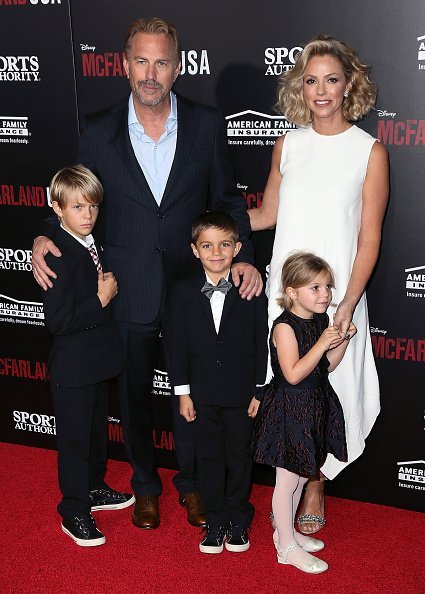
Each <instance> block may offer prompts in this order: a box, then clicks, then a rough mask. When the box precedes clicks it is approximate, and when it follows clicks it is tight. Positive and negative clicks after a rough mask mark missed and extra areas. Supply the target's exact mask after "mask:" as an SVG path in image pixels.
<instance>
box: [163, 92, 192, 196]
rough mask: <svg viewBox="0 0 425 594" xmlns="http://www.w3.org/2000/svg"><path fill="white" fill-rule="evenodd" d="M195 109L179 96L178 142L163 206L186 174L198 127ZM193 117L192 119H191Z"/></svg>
mask: <svg viewBox="0 0 425 594" xmlns="http://www.w3.org/2000/svg"><path fill="white" fill-rule="evenodd" d="M193 115H194V114H193V110H191V109H190V106H188V105H187V104H186V103H185V102H184V101H182V100H181V99H180V97H177V143H176V152H175V154H174V160H173V164H172V166H171V170H170V175H169V176H168V180H167V184H166V186H165V190H164V194H163V197H162V201H161V206H167V205H168V203H169V202H170V201H172V200H173V195H175V193H173V190H174V189H175V187H176V185H177V184H178V182H179V179H180V178H181V176H182V175H184V171H185V168H186V163H187V160H188V158H189V155H190V149H191V146H192V143H193V138H194V136H195V131H196V129H197V125H196V122H194V121H193ZM191 117H192V119H191Z"/></svg>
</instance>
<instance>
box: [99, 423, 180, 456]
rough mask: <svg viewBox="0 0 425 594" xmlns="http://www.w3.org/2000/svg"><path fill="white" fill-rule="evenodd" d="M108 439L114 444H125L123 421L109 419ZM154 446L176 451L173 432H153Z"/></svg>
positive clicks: (154, 430) (156, 430) (159, 448)
mask: <svg viewBox="0 0 425 594" xmlns="http://www.w3.org/2000/svg"><path fill="white" fill-rule="evenodd" d="M108 439H109V441H112V442H113V443H124V434H123V428H122V425H121V420H120V419H116V418H115V417H108ZM152 439H153V446H154V448H156V449H157V450H169V451H172V450H175V449H176V446H175V443H174V435H173V433H172V432H171V431H165V430H162V429H153V430H152Z"/></svg>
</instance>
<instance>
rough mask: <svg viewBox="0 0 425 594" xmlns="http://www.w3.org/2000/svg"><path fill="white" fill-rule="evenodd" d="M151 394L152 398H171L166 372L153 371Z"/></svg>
mask: <svg viewBox="0 0 425 594" xmlns="http://www.w3.org/2000/svg"><path fill="white" fill-rule="evenodd" d="M152 394H153V395H154V396H171V384H170V380H169V377H168V373H167V372H166V371H161V370H160V369H155V370H154V374H153V383H152Z"/></svg>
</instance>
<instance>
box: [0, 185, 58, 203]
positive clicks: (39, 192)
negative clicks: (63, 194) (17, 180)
mask: <svg viewBox="0 0 425 594" xmlns="http://www.w3.org/2000/svg"><path fill="white" fill-rule="evenodd" d="M46 204H48V205H49V206H51V204H50V191H49V188H44V187H43V186H14V185H11V184H0V206H34V207H36V208H43V207H44V206H46Z"/></svg>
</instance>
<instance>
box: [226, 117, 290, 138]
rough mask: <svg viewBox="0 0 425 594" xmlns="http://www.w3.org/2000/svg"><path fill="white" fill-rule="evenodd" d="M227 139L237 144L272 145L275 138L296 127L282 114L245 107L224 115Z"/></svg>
mask: <svg viewBox="0 0 425 594" xmlns="http://www.w3.org/2000/svg"><path fill="white" fill-rule="evenodd" d="M226 120H227V141H228V143H229V145H237V146H273V145H274V144H275V142H276V138H278V137H279V136H282V135H283V134H286V132H287V131H288V130H294V129H296V126H295V124H292V123H291V122H289V121H288V120H287V119H286V118H285V117H284V116H272V115H269V114H267V113H261V112H259V111H253V110H252V109H247V110H246V111H240V112H239V113H234V114H232V115H228V116H226Z"/></svg>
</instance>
